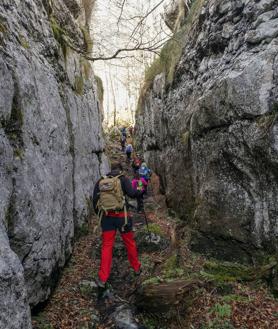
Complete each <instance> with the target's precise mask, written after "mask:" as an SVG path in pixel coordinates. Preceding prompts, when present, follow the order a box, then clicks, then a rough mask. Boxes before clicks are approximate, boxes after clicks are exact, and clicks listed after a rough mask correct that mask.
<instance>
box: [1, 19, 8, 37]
mask: <svg viewBox="0 0 278 329" xmlns="http://www.w3.org/2000/svg"><path fill="white" fill-rule="evenodd" d="M0 32H1V33H3V34H6V33H7V28H6V25H5V24H4V23H3V22H1V21H0Z"/></svg>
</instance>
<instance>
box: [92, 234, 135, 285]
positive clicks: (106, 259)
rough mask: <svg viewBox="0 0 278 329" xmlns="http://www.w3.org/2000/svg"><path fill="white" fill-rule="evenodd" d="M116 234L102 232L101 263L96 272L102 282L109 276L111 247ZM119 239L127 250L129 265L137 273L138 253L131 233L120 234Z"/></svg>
mask: <svg viewBox="0 0 278 329" xmlns="http://www.w3.org/2000/svg"><path fill="white" fill-rule="evenodd" d="M116 233H117V231H105V232H102V248H101V262H100V269H99V272H98V275H99V278H100V280H101V281H102V282H106V281H107V280H108V278H109V275H110V271H111V265H112V254H113V246H114V242H115V237H116ZM121 237H122V239H123V242H124V244H125V247H126V250H127V258H128V260H129V263H130V265H131V267H132V268H133V269H134V271H136V272H137V271H139V269H140V266H141V264H140V262H139V260H138V253H137V248H136V243H135V240H134V234H133V232H128V233H122V234H121Z"/></svg>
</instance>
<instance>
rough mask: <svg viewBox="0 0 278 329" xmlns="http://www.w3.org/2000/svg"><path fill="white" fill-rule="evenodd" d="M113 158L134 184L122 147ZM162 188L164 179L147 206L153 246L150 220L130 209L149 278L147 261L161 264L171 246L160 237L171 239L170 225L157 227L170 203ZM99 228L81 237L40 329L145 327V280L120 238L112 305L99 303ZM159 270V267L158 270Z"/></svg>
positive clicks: (92, 226)
mask: <svg viewBox="0 0 278 329" xmlns="http://www.w3.org/2000/svg"><path fill="white" fill-rule="evenodd" d="M110 157H111V158H112V159H114V160H115V159H117V160H119V161H121V162H122V164H123V167H124V171H125V173H126V174H127V175H128V176H129V177H130V178H132V169H131V167H130V165H129V164H127V163H126V159H125V155H124V154H123V153H122V152H121V150H120V148H119V147H118V145H117V144H116V145H113V151H112V153H111V154H110ZM158 188H159V183H158V178H157V177H153V179H152V183H151V184H150V188H149V191H148V196H147V198H146V200H145V203H144V204H145V210H146V215H147V216H148V220H149V222H150V229H151V231H152V236H153V239H152V241H151V242H149V241H148V236H149V235H148V233H147V229H146V226H145V216H144V214H137V213H136V211H135V210H133V208H131V209H130V211H131V213H132V216H133V223H134V229H135V232H136V236H137V238H136V240H137V245H138V251H139V255H140V258H141V259H142V261H143V272H144V264H145V261H144V260H145V259H148V258H149V257H154V258H156V259H157V260H158V262H159V255H160V253H161V247H162V249H163V248H164V249H165V248H166V247H167V246H168V245H169V239H166V237H165V238H161V237H160V235H158V234H157V233H158V232H159V231H160V230H161V231H163V232H164V234H165V235H166V233H167V232H168V230H169V227H168V225H167V223H166V222H161V223H156V221H158V220H159V217H157V213H158V212H159V213H160V214H162V213H163V211H166V207H165V204H164V197H163V196H161V195H157V196H156V197H155V196H154V193H158ZM129 203H130V205H131V207H134V208H135V209H136V200H130V201H129ZM163 206H164V207H163ZM97 226H98V219H97V217H96V216H92V218H91V220H90V222H89V224H88V226H87V227H84V231H83V232H80V234H81V235H83V236H81V237H80V239H79V240H78V241H77V242H76V245H75V249H74V252H73V255H72V258H71V260H70V262H69V264H68V266H67V268H66V269H65V270H64V272H63V275H62V277H61V280H60V282H59V286H58V287H57V289H56V291H55V292H54V294H53V296H52V298H51V299H50V301H49V303H48V304H47V306H46V308H45V309H44V311H43V312H42V313H40V314H38V315H36V316H34V317H33V319H34V320H33V326H34V328H44V327H43V326H45V325H49V326H50V327H49V328H52V327H53V328H110V327H115V326H116V327H118V328H143V326H140V325H139V320H138V319H135V317H134V315H135V313H134V311H135V308H134V306H133V303H134V293H135V291H136V288H137V286H138V285H139V284H140V282H141V281H142V278H140V279H138V278H137V279H136V278H135V277H133V275H132V270H131V269H130V266H129V263H128V260H127V257H126V250H125V247H124V245H123V243H122V241H121V238H120V235H119V234H117V239H116V242H115V246H114V253H113V266H112V271H111V276H110V279H109V283H110V285H111V289H109V291H108V294H107V299H105V300H104V301H102V302H100V303H98V302H97V288H96V284H95V281H94V279H95V278H96V277H97V272H98V267H99V260H100V247H101V238H100V230H99V228H97ZM96 228H97V229H96ZM155 233H156V234H155ZM156 264H157V263H154V266H155V265H156ZM145 274H146V273H145ZM143 276H144V273H143Z"/></svg>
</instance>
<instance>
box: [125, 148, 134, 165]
mask: <svg viewBox="0 0 278 329" xmlns="http://www.w3.org/2000/svg"><path fill="white" fill-rule="evenodd" d="M132 152H133V147H132V145H131V144H127V147H126V149H125V154H126V161H127V162H130V160H131V153H132Z"/></svg>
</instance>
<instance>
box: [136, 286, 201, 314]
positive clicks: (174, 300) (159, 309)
mask: <svg viewBox="0 0 278 329" xmlns="http://www.w3.org/2000/svg"><path fill="white" fill-rule="evenodd" d="M202 285H203V283H202V282H201V281H199V280H196V279H194V280H193V279H175V280H171V281H168V282H160V283H159V282H156V283H152V282H150V283H148V281H146V282H145V283H144V282H143V283H142V285H141V286H140V287H139V288H138V289H137V291H136V295H135V304H136V306H137V307H138V309H140V310H143V311H146V312H151V313H152V312H153V313H165V312H167V313H168V312H169V313H170V312H171V311H176V310H177V309H178V310H179V311H181V310H183V311H185V310H186V309H187V308H188V307H189V306H190V305H191V304H192V302H193V301H194V299H195V298H196V296H197V292H198V288H200V287H201V286H202Z"/></svg>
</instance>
